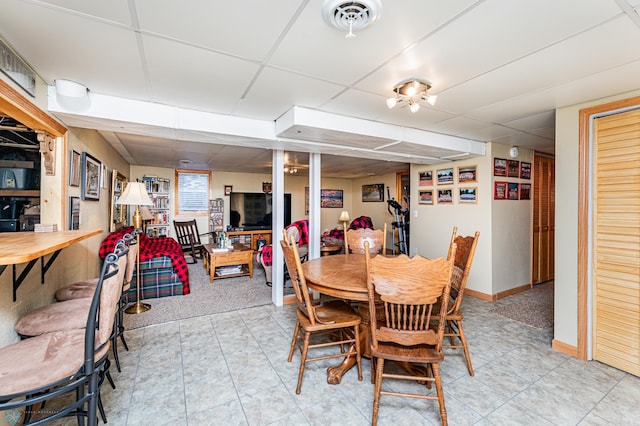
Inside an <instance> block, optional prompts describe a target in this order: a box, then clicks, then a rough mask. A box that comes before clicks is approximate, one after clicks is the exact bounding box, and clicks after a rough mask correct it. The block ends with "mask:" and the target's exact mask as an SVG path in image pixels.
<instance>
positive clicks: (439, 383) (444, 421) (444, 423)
mask: <svg viewBox="0 0 640 426" xmlns="http://www.w3.org/2000/svg"><path fill="white" fill-rule="evenodd" d="M429 365H431V368H432V371H433V378H434V381H435V383H436V393H437V394H438V405H440V420H441V421H442V426H447V409H446V408H445V406H444V392H443V391H442V378H441V377H440V366H439V365H438V364H437V363H434V364H429Z"/></svg>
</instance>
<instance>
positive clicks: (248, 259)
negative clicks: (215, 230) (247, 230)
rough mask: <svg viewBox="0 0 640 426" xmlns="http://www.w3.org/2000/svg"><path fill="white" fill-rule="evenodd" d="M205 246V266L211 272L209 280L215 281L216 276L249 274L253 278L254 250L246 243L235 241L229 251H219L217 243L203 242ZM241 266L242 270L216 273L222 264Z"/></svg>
mask: <svg viewBox="0 0 640 426" xmlns="http://www.w3.org/2000/svg"><path fill="white" fill-rule="evenodd" d="M203 247H204V256H203V257H204V259H203V260H204V261H203V263H204V268H205V269H206V270H207V272H208V273H209V282H210V283H213V280H214V278H215V277H216V276H217V277H218V278H231V277H243V276H246V275H248V276H249V277H250V278H253V250H251V249H250V248H249V247H247V246H245V245H244V244H240V243H233V248H232V249H231V250H229V251H217V249H218V245H217V244H203ZM236 265H238V266H240V271H239V272H236V273H225V274H223V273H220V272H218V274H217V275H216V268H217V267H220V266H236Z"/></svg>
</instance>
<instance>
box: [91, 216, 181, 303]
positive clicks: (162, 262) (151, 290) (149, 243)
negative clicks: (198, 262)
mask: <svg viewBox="0 0 640 426" xmlns="http://www.w3.org/2000/svg"><path fill="white" fill-rule="evenodd" d="M127 232H128V233H132V232H133V228H132V227H129V228H124V229H122V230H120V231H116V232H112V233H111V234H109V235H108V236H107V237H106V238H105V239H104V240H103V241H102V244H101V246H100V257H101V258H103V259H104V257H105V256H106V255H107V254H108V253H110V252H112V251H113V249H114V247H115V244H116V243H117V241H118V240H119V239H121V238H122V236H123V235H124V234H125V233H127ZM140 281H141V282H142V287H141V288H140V298H141V299H152V298H157V297H166V296H176V295H185V294H189V269H188V268H187V263H186V261H185V258H184V255H183V254H182V249H181V248H180V244H178V242H177V241H176V240H174V239H173V238H169V237H160V238H149V237H147V236H146V235H145V234H144V233H143V234H141V235H140ZM136 288H137V271H134V274H133V280H132V283H131V288H130V289H129V291H128V292H127V299H128V301H135V300H136V291H137V290H136Z"/></svg>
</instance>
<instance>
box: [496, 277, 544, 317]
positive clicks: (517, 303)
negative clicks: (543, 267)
mask: <svg viewBox="0 0 640 426" xmlns="http://www.w3.org/2000/svg"><path fill="white" fill-rule="evenodd" d="M505 300H508V302H505V304H502V305H501V306H496V307H495V308H493V309H491V310H490V312H491V313H493V314H496V315H500V316H503V317H505V318H509V319H512V320H514V321H518V322H520V323H522V324H525V325H528V326H531V327H535V328H540V329H545V328H551V327H553V281H551V282H547V283H543V284H539V285H536V286H535V287H534V288H533V289H531V290H529V291H526V292H524V293H521V294H518V295H514V296H510V297H508V298H506V299H505ZM498 303H499V302H498Z"/></svg>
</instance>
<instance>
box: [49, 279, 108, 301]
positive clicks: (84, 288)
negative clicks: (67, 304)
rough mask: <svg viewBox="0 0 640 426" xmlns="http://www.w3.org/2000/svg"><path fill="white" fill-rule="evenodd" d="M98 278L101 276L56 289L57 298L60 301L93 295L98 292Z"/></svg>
mask: <svg viewBox="0 0 640 426" xmlns="http://www.w3.org/2000/svg"><path fill="white" fill-rule="evenodd" d="M98 280H99V278H93V279H89V280H83V281H78V282H75V283H73V284H71V285H68V286H66V287H62V288H60V289H58V291H56V300H57V301H58V302H64V301H65V300H72V299H82V298H84V297H93V294H94V293H95V292H96V287H97V286H98Z"/></svg>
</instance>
